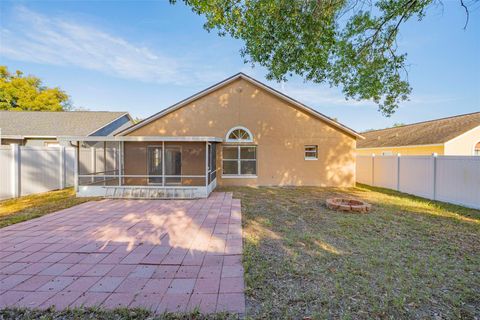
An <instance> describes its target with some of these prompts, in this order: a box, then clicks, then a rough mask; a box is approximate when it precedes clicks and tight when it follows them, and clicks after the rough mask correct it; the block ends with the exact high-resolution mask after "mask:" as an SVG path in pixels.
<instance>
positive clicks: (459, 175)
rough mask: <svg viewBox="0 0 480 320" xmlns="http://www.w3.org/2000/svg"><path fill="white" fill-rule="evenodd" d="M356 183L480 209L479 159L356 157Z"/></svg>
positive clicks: (450, 157)
mask: <svg viewBox="0 0 480 320" xmlns="http://www.w3.org/2000/svg"><path fill="white" fill-rule="evenodd" d="M372 167H373V173H372ZM370 176H371V177H370ZM372 180H373V181H372ZM357 182H359V183H364V184H369V185H373V186H378V187H383V188H388V189H394V190H398V191H401V192H405V193H409V194H414V195H417V196H420V197H424V198H428V199H433V200H439V201H444V202H450V203H454V204H459V205H463V206H466V207H471V208H477V209H480V157H478V156H357Z"/></svg>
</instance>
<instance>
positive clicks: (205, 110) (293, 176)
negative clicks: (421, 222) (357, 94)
mask: <svg viewBox="0 0 480 320" xmlns="http://www.w3.org/2000/svg"><path fill="white" fill-rule="evenodd" d="M359 138H360V139H361V138H362V137H361V135H359V134H358V133H357V132H355V131H354V130H352V129H350V128H347V127H346V126H344V125H342V124H340V123H338V122H336V121H334V120H333V119H331V118H328V117H326V116H324V115H323V114H321V113H319V112H317V111H315V110H313V109H311V108H309V107H307V106H305V105H303V104H301V103H300V102H298V101H296V100H294V99H292V98H290V97H288V96H286V95H284V94H282V93H280V92H278V91H276V90H274V89H272V88H270V87H268V86H266V85H265V84H263V83H260V82H259V81H257V80H255V79H253V78H251V77H249V76H247V75H245V74H243V73H239V74H237V75H235V76H233V77H230V78H228V79H226V80H224V81H222V82H220V83H218V84H216V85H214V86H212V87H210V88H208V89H206V90H204V91H201V92H199V93H197V94H195V95H193V96H191V97H189V98H187V99H185V100H183V101H181V102H179V103H177V104H175V105H173V106H171V107H169V108H167V109H165V110H163V111H161V112H159V113H157V114H155V115H153V116H151V117H149V118H147V119H145V120H143V121H141V122H139V123H137V124H135V125H133V126H131V127H130V128H128V129H126V130H124V131H123V132H120V133H119V134H117V135H115V137H111V138H100V137H99V138H97V139H92V137H69V138H68V139H69V140H70V141H78V142H79V144H78V147H79V154H80V162H79V179H78V184H79V187H78V190H79V194H80V195H91V194H97V195H107V196H113V197H169V198H183V197H205V196H207V195H208V194H209V193H210V192H211V191H212V190H213V189H214V188H215V186H216V185H217V184H218V185H222V186H233V185H235V186H353V185H354V184H355V145H356V141H357V139H359ZM95 142H96V143H95ZM92 148H96V149H95V150H94V149H92ZM98 148H100V149H102V148H105V150H102V151H103V152H102V151H101V152H100V154H107V155H108V154H110V156H106V157H105V161H104V162H103V163H99V162H96V163H95V164H94V163H93V162H92V161H91V159H92V158H93V157H92V156H91V152H92V153H93V152H95V154H96V153H98V150H97V149H98ZM114 154H116V156H115V155H114ZM115 159H116V160H115ZM92 168H93V169H92ZM96 171H98V172H110V173H111V174H109V175H101V174H100V175H99V174H97V172H96Z"/></svg>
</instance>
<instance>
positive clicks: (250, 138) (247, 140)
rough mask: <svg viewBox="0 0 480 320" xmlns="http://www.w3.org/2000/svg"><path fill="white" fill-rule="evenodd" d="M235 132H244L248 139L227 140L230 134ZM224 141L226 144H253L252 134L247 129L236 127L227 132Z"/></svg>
mask: <svg viewBox="0 0 480 320" xmlns="http://www.w3.org/2000/svg"><path fill="white" fill-rule="evenodd" d="M235 130H244V131H245V132H246V133H248V139H230V138H229V137H230V134H232V132H233V131H235ZM225 141H226V142H240V143H242V142H243V143H245V142H247V143H248V142H250V143H251V142H253V134H252V133H251V132H250V130H248V129H247V128H245V127H242V126H237V127H233V128H231V129H230V130H228V132H227V135H226V137H225Z"/></svg>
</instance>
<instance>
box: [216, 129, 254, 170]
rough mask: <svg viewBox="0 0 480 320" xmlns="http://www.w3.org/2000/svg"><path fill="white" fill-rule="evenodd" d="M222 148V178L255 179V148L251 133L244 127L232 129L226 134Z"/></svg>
mask: <svg viewBox="0 0 480 320" xmlns="http://www.w3.org/2000/svg"><path fill="white" fill-rule="evenodd" d="M226 142H228V143H229V144H227V145H224V146H223V147H222V167H223V170H222V177H223V178H256V177H257V146H256V145H254V144H253V135H252V133H251V132H250V131H249V130H248V129H247V128H244V127H234V128H232V129H230V130H229V131H228V133H227V138H226Z"/></svg>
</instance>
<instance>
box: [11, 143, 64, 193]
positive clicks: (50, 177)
mask: <svg viewBox="0 0 480 320" xmlns="http://www.w3.org/2000/svg"><path fill="white" fill-rule="evenodd" d="M60 150H61V149H58V148H48V149H46V148H44V147H22V148H21V149H20V194H21V195H29V194H33V193H40V192H45V191H48V190H54V189H60V179H61V177H60Z"/></svg>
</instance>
